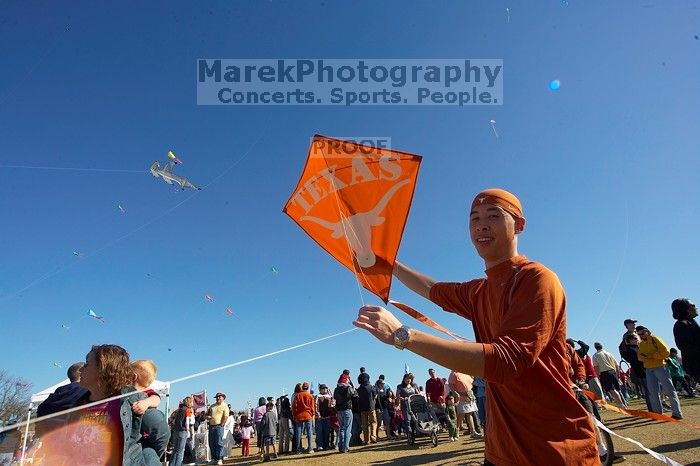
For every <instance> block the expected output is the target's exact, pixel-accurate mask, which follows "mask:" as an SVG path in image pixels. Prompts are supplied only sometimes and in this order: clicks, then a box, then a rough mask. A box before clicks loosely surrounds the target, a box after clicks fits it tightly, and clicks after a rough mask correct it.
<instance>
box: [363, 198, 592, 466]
mask: <svg viewBox="0 0 700 466" xmlns="http://www.w3.org/2000/svg"><path fill="white" fill-rule="evenodd" d="M524 228H525V217H524V216H523V211H522V206H521V204H520V201H519V200H518V199H517V198H516V197H515V196H514V195H513V194H511V193H509V192H507V191H503V190H501V189H488V190H485V191H482V192H481V193H479V194H478V195H477V196H476V197H475V199H474V201H473V202H472V205H471V209H470V214H469V231H470V236H471V241H472V244H473V245H474V247H475V248H476V251H477V253H478V254H479V256H481V258H482V259H483V260H484V264H485V268H486V278H480V279H475V280H472V281H469V282H465V283H437V282H436V281H435V280H433V279H432V278H430V277H428V276H426V275H423V274H420V273H418V272H416V271H414V270H412V269H410V268H408V267H406V266H404V265H403V264H401V263H399V262H396V264H395V267H394V275H395V276H396V277H397V278H398V279H399V280H400V281H401V282H402V283H403V284H404V285H406V286H407V287H408V288H410V289H412V290H413V291H415V292H416V293H418V294H419V295H421V296H423V297H425V298H427V299H430V300H431V301H433V302H435V303H436V304H438V305H440V306H441V307H442V308H443V309H445V310H446V311H448V312H453V313H455V314H458V315H460V316H462V317H464V318H466V319H469V320H471V321H472V323H473V325H474V333H475V334H476V339H477V343H471V342H459V341H451V340H446V339H442V338H439V337H436V336H434V335H431V334H428V333H425V332H422V331H419V330H416V329H410V328H408V327H406V326H402V325H401V322H400V321H399V320H398V319H397V318H396V317H395V316H394V315H393V314H391V313H390V312H389V311H387V310H386V309H384V308H381V307H377V306H363V307H362V308H361V309H360V312H359V314H358V317H357V320H356V321H355V322H354V324H355V325H356V326H357V327H360V328H363V329H366V330H368V331H370V332H371V333H372V334H373V335H374V336H375V337H377V338H378V339H379V340H381V341H383V342H384V343H388V344H391V343H393V344H394V345H395V346H396V347H397V348H400V349H403V348H408V349H409V350H410V351H412V352H414V353H416V354H419V355H421V356H423V357H425V358H427V359H430V360H431V361H433V362H436V363H438V364H440V365H442V366H445V367H448V368H450V369H453V370H455V371H458V372H462V373H465V374H473V375H474V376H479V377H483V378H484V379H485V380H486V381H487V382H488V383H487V396H486V402H487V409H486V414H487V422H486V426H487V427H486V452H485V455H486V462H485V464H486V465H491V464H496V465H499V466H501V465H512V466H516V465H517V466H522V465H529V464H533V465H542V464H547V465H569V464H576V465H597V464H599V462H600V460H599V458H598V448H597V445H596V439H595V431H594V428H593V423H592V421H591V418H590V416H589V415H588V413H587V412H586V410H585V409H584V408H583V407H582V406H581V405H580V404H579V403H578V401H577V400H576V397H575V396H574V394H573V392H572V390H571V387H570V381H569V378H568V373H569V360H568V356H567V352H566V341H565V339H566V336H565V335H566V299H565V296H564V290H563V289H562V286H561V284H560V283H559V279H558V278H557V276H556V275H555V274H554V273H553V272H552V271H550V270H549V269H547V268H546V267H545V266H543V265H542V264H539V263H537V262H533V261H530V260H528V259H527V258H525V257H524V256H521V255H519V254H518V250H517V245H518V235H519V234H520V233H522V231H523V229H524Z"/></svg>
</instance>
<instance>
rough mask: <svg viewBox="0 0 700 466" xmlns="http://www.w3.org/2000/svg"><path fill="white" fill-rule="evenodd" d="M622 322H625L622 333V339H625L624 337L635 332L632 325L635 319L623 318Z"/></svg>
mask: <svg viewBox="0 0 700 466" xmlns="http://www.w3.org/2000/svg"><path fill="white" fill-rule="evenodd" d="M623 323H624V324H625V329H627V330H626V331H625V333H624V334H623V335H622V341H625V337H626V336H627V335H633V334H634V333H635V331H634V326H635V324H636V323H637V321H636V320H632V319H625V321H624V322H623Z"/></svg>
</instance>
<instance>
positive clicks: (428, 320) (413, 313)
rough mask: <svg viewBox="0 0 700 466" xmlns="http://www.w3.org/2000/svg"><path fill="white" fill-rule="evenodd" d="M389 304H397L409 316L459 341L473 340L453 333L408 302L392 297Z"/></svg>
mask: <svg viewBox="0 0 700 466" xmlns="http://www.w3.org/2000/svg"><path fill="white" fill-rule="evenodd" d="M389 304H393V305H394V306H396V307H397V308H399V309H401V310H402V311H403V312H405V313H406V314H408V315H409V316H411V317H413V318H414V319H416V320H417V321H419V322H422V323H424V324H425V325H427V326H428V327H432V328H434V329H435V330H437V331H438V332H442V333H444V334H446V335H449V336H451V337H452V338H454V339H455V340H457V341H471V340H469V339H467V338H464V337H463V336H460V335H457V334H456V333H453V332H451V331H449V330H447V329H446V328H445V327H443V326H442V325H440V324H438V323H437V322H435V321H434V320H432V319H431V318H430V317H428V316H426V315H425V314H423V313H422V312H420V311H416V310H415V309H413V308H412V307H411V306H408V305H406V304H403V303H400V302H398V301H394V300H393V299H390V300H389Z"/></svg>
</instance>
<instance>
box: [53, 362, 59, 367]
mask: <svg viewBox="0 0 700 466" xmlns="http://www.w3.org/2000/svg"><path fill="white" fill-rule="evenodd" d="M53 366H54V367H61V365H60V364H59V363H57V362H55V363H53Z"/></svg>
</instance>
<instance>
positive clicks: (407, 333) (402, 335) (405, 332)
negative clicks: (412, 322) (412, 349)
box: [394, 325, 411, 350]
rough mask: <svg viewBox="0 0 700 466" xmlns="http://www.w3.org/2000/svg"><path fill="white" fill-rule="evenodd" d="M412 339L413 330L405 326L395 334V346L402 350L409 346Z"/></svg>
mask: <svg viewBox="0 0 700 466" xmlns="http://www.w3.org/2000/svg"><path fill="white" fill-rule="evenodd" d="M410 339H411V328H410V327H406V326H405V325H403V326H401V327H399V328H397V329H396V331H395V332H394V346H395V347H397V348H398V349H400V350H402V349H404V348H405V347H406V345H407V344H408V341H409V340H410Z"/></svg>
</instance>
